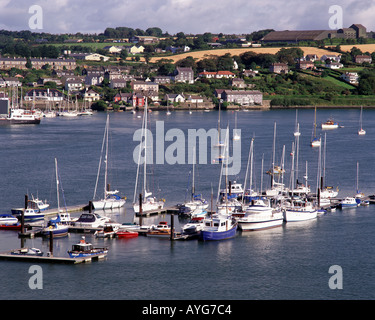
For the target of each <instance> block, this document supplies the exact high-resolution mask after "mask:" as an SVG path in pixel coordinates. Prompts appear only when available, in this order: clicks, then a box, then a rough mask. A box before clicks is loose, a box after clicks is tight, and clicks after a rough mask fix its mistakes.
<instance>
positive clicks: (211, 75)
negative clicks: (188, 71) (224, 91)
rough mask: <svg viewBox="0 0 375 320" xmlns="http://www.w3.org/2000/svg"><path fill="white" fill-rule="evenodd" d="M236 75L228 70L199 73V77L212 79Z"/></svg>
mask: <svg viewBox="0 0 375 320" xmlns="http://www.w3.org/2000/svg"><path fill="white" fill-rule="evenodd" d="M235 76H236V75H235V74H234V73H233V72H230V71H217V72H215V71H211V72H209V71H203V72H201V73H200V74H199V77H201V78H208V79H211V78H214V79H221V78H227V79H229V78H234V77H235Z"/></svg>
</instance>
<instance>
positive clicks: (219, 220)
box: [200, 129, 238, 241]
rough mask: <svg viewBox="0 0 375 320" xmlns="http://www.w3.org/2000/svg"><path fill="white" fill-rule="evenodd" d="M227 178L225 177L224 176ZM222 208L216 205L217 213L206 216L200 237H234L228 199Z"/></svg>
mask: <svg viewBox="0 0 375 320" xmlns="http://www.w3.org/2000/svg"><path fill="white" fill-rule="evenodd" d="M228 132H229V129H228V130H227V134H226V138H225V146H226V159H228V140H227V139H228ZM224 162H225V169H226V177H228V174H227V170H228V164H227V162H228V160H227V161H223V164H224ZM223 164H222V167H221V172H220V181H219V190H218V198H219V193H220V184H221V177H222V174H223ZM226 180H227V178H226ZM226 184H227V183H226ZM223 207H224V208H222V210H220V209H219V206H218V213H217V214H212V215H211V217H210V218H206V219H204V221H203V224H204V225H203V228H202V230H201V233H200V239H201V240H203V241H212V240H216V241H218V240H225V239H230V238H234V237H235V236H236V232H237V226H238V223H237V221H236V220H235V219H234V217H233V216H232V214H231V212H230V210H229V209H230V208H229V206H228V199H226V200H225V204H224V205H223Z"/></svg>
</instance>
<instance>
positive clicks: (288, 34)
mask: <svg viewBox="0 0 375 320" xmlns="http://www.w3.org/2000/svg"><path fill="white" fill-rule="evenodd" d="M331 38H342V39H358V38H367V32H366V27H364V26H363V25H361V24H352V25H351V26H350V27H349V28H341V29H338V30H291V31H290V30H284V31H271V32H270V33H268V34H267V35H265V36H264V37H263V38H262V39H261V41H262V42H264V43H277V42H287V43H298V42H300V41H318V40H324V39H331Z"/></svg>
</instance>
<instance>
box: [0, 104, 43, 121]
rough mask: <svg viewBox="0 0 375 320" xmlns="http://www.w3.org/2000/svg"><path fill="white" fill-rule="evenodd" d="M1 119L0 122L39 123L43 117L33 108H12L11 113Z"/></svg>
mask: <svg viewBox="0 0 375 320" xmlns="http://www.w3.org/2000/svg"><path fill="white" fill-rule="evenodd" d="M0 120H1V121H0V124H39V123H40V120H41V117H40V116H39V115H36V114H35V113H34V112H33V110H26V109H22V108H12V109H11V110H10V112H9V114H8V115H7V116H6V117H3V118H1V119H0Z"/></svg>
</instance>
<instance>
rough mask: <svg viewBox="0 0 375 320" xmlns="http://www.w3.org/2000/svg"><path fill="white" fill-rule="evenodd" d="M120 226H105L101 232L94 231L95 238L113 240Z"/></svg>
mask: <svg viewBox="0 0 375 320" xmlns="http://www.w3.org/2000/svg"><path fill="white" fill-rule="evenodd" d="M120 226H121V225H120V224H106V225H104V227H103V229H102V230H97V231H95V236H96V237H97V238H113V237H115V236H116V232H117V231H118V230H119V227H120Z"/></svg>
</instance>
